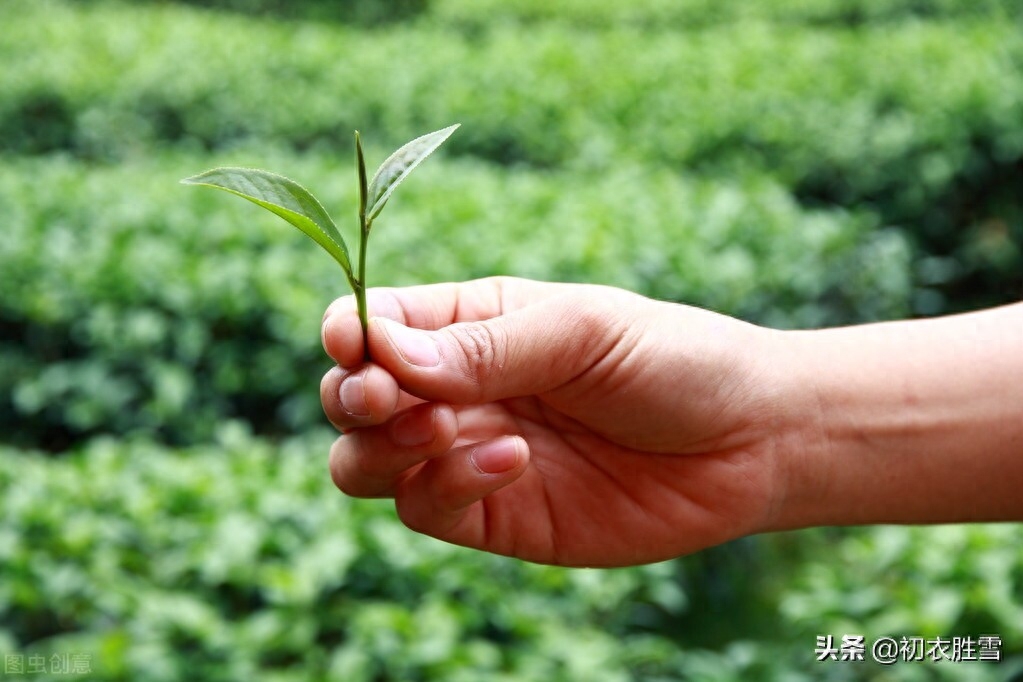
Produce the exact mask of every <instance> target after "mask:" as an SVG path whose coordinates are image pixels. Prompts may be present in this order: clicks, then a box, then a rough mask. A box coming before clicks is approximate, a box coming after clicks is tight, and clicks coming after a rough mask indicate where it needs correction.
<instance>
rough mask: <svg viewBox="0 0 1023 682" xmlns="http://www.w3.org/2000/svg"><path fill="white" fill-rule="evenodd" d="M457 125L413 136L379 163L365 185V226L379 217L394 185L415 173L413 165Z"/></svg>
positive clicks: (417, 163) (441, 142) (416, 164)
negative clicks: (366, 190) (367, 198)
mask: <svg viewBox="0 0 1023 682" xmlns="http://www.w3.org/2000/svg"><path fill="white" fill-rule="evenodd" d="M458 126H459V124H458V123H456V124H455V125H453V126H448V127H447V128H443V129H441V130H436V131H434V132H432V133H427V134H426V135H423V136H422V137H417V138H416V139H414V140H412V141H411V142H409V143H407V144H405V145H403V146H402V147H401V148H399V149H398V150H397V151H396V152H394V153H393V154H391V155H390V156H388V157H387V159H386V160H385V161H384V162H383V163H382V164H380V168H378V169H377V172H376V173H374V174H373V180H371V181H370V183H369V207H368V208H367V212H366V221H367V223H370V224H371V223H372V222H373V219H374V218H376V217H377V216H378V215H380V211H382V210H383V208H384V204H386V203H387V200H388V199H389V198H390V197H391V193H392V192H394V190H395V189H396V188H397V187H398V185H400V184H401V183H402V181H403V180H405V178H407V177H408V176H409V173H411V172H412V171H413V170H415V168H416V166H418V165H419V164H420V163H421V162H422V161H423V159H425V158H426V157H427V156H429V155H430V154H432V153H433V151H434V150H435V149H437V147H439V146H441V145H442V144H443V143H444V141H445V140H446V139H448V138H449V137H450V136H451V133H453V132H455V129H456V128H458Z"/></svg>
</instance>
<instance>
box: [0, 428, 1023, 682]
mask: <svg viewBox="0 0 1023 682" xmlns="http://www.w3.org/2000/svg"><path fill="white" fill-rule="evenodd" d="M327 442H328V441H327V438H326V437H325V436H324V434H310V435H307V436H304V437H301V438H289V439H286V440H284V441H282V442H279V443H277V444H274V445H272V446H271V445H269V444H268V443H267V442H266V441H264V440H259V439H254V438H252V437H251V435H249V434H248V433H247V431H246V429H245V428H244V427H242V426H241V425H239V424H237V423H225V424H222V425H221V426H220V428H218V430H217V434H216V436H215V438H213V439H211V441H210V442H209V443H208V444H206V445H203V446H195V447H192V448H188V449H185V450H179V451H173V450H168V449H166V448H164V447H161V446H158V445H154V444H152V443H150V442H147V441H144V440H138V439H126V440H120V441H117V440H111V439H97V440H94V441H93V442H92V443H91V444H90V445H89V446H88V447H86V448H84V449H82V450H81V451H80V452H78V453H76V454H75V455H73V456H69V457H65V458H61V459H52V458H47V457H45V456H41V455H36V454H32V453H26V452H16V451H12V450H10V449H8V448H5V447H0V490H3V491H4V494H3V495H2V496H0V518H3V520H4V522H3V524H2V525H0V566H2V568H3V576H4V579H3V581H0V652H4V653H5V654H9V653H11V652H20V653H21V654H22V655H25V656H44V657H46V658H47V659H49V658H50V657H51V656H52V655H54V654H58V655H60V654H67V653H69V652H77V653H84V654H86V655H87V656H88V657H89V658H88V661H89V663H90V666H91V669H92V672H93V673H94V676H93V677H91V678H90V679H102V680H107V681H111V682H119V681H121V680H138V679H146V680H152V681H153V682H170V681H174V680H195V679H201V680H205V681H207V682H220V681H224V682H227V681H233V680H239V679H257V678H258V679H261V680H270V681H277V682H285V681H295V682H298V681H300V680H317V679H340V680H354V681H363V680H364V681H367V682H368V681H369V680H444V681H445V682H448V681H450V680H454V681H456V682H457V681H461V680H464V681H466V682H470V681H472V682H475V681H476V680H481V679H486V680H495V681H508V682H511V681H519V680H522V681H525V680H538V679H543V680H554V681H556V682H561V681H565V682H574V681H576V680H593V681H594V682H602V681H624V680H693V681H698V682H699V681H704V680H706V681H711V680H713V681H714V682H722V681H725V682H729V681H734V682H741V681H743V680H750V679H757V680H765V681H768V682H771V681H778V682H780V681H782V680H787V681H806V682H809V681H810V680H818V679H834V680H879V679H891V680H968V681H975V682H997V681H1004V680H1007V679H1010V676H1011V675H1012V674H1013V672H1019V671H1020V666H1019V665H1018V662H1017V663H1013V662H1011V661H1009V662H1007V663H1005V664H1003V665H992V664H985V663H978V662H973V663H960V664H958V665H957V664H953V663H951V662H949V661H941V662H937V663H934V662H925V663H912V664H910V663H907V664H898V665H896V667H895V668H893V669H891V670H895V671H898V672H897V676H895V675H892V673H891V670H889V671H888V672H887V673H886V672H885V671H884V670H883V669H878V667H877V666H870V665H866V664H860V665H851V664H848V663H847V664H840V663H831V664H828V663H823V664H817V663H814V646H815V642H816V635H818V634H821V633H830V634H834V635H836V636H840V635H841V634H842V633H848V634H863V635H864V636H866V637H867V638H868V641H872V640H873V639H874V638H876V637H879V636H882V635H895V636H898V635H901V634H905V635H910V636H913V635H915V636H921V637H927V638H934V637H938V636H942V637H945V638H946V639H947V638H948V636H949V635H950V634H956V635H960V636H974V637H975V636H977V635H980V634H992V633H995V634H998V635H1000V636H1001V637H1002V640H1003V644H1002V646H1001V648H1000V650H1001V651H1002V653H1003V656H1004V657H1005V658H1006V659H1009V654H1010V653H1011V652H1012V651H1014V650H1018V648H1019V646H1020V643H1021V642H1023V628H1021V623H1023V599H1021V595H1020V594H1019V566H1020V565H1023V549H1021V547H1023V529H1020V528H1019V527H1013V526H1001V527H999V526H975V527H961V528H940V529H934V530H925V529H919V528H918V529H909V528H888V529H877V530H874V531H869V532H867V531H862V532H856V533H851V534H841V535H839V534H835V533H826V532H820V533H810V534H807V533H802V534H788V535H779V536H774V537H762V538H753V539H750V540H746V541H744V542H742V543H735V544H733V545H731V546H728V547H724V548H720V549H717V550H713V551H709V552H706V553H704V554H701V555H698V556H694V557H691V558H689V559H688V560H686V561H677V562H669V563H663V564H657V565H653V566H647V567H642V568H635V569H628V570H616V571H583V570H569V569H558V568H552V567H542V566H534V565H529V564H524V563H522V562H516V561H512V560H507V559H503V558H498V557H493V556H488V555H484V554H481V553H478V552H472V551H470V550H464V549H460V548H455V547H452V546H449V545H445V544H443V543H438V542H435V541H432V540H429V539H427V538H423V537H418V536H414V535H412V534H410V533H409V532H408V531H407V530H406V529H404V528H402V527H401V526H400V524H398V523H397V522H396V521H395V519H394V517H393V513H392V512H391V510H390V509H389V507H388V506H387V505H386V504H385V503H382V502H372V501H352V500H346V499H345V498H343V497H342V496H340V495H338V494H337V491H336V490H335V489H334V488H333V486H332V485H331V484H330V481H329V477H328V476H326V473H325V466H324V463H325V461H324V457H323V454H322V453H323V452H324V451H325V449H326V446H327ZM824 675H826V677H824ZM66 677H67V676H66V675H65V676H61V675H60V674H56V675H50V676H47V675H36V676H33V677H32V678H31V679H44V680H61V679H66Z"/></svg>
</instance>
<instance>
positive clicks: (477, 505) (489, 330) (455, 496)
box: [321, 278, 786, 566]
mask: <svg viewBox="0 0 1023 682" xmlns="http://www.w3.org/2000/svg"><path fill="white" fill-rule="evenodd" d="M369 308H370V313H371V318H372V319H371V322H370V328H369V344H370V352H371V356H372V358H373V362H372V363H364V362H363V357H364V353H363V347H362V335H361V329H360V326H359V321H358V318H357V316H356V312H355V305H354V302H353V300H352V298H351V297H346V298H342V299H339V300H338V301H335V303H334V304H332V305H331V306H330V308H329V309H328V311H327V314H326V315H325V321H324V325H323V343H324V347H325V349H326V351H327V352H328V354H329V355H330V356H331V357H333V358H334V359H335V360H336V361H337V362H338V366H337V367H335V368H334V369H332V370H330V371H329V372H328V373H327V374H326V375H325V376H324V378H323V381H322V384H321V398H322V402H323V406H324V410H325V412H326V414H327V415H328V417H329V418H330V420H331V421H332V422H333V423H334V424H335V425H336V426H337V427H338V428H340V429H343V430H344V431H345V433H344V435H342V436H341V437H340V438H339V439H338V440H337V441H336V443H335V444H334V446H333V448H332V451H331V457H330V470H331V474H332V477H333V479H334V482H335V483H336V484H337V486H338V487H339V488H340V489H341V490H342V491H344V492H345V493H347V494H349V495H353V496H356V497H380V496H389V497H393V498H394V499H395V503H396V507H397V512H398V515H399V516H400V518H401V519H402V521H403V522H404V523H405V524H406V525H408V526H409V527H410V528H412V529H414V530H417V531H420V532H422V533H426V534H428V535H432V536H434V537H437V538H440V539H442V540H446V541H449V542H453V543H456V544H460V545H466V546H469V547H475V548H478V549H482V550H487V551H490V552H495V553H498V554H505V555H510V556H516V557H520V558H522V559H527V560H531V561H536V562H543V563H555V564H564V565H586V566H610V565H627V564H637V563H643V562H650V561H656V560H660V559H665V558H669V557H674V556H678V555H681V554H685V553H689V552H693V551H695V550H698V549H701V548H704V547H708V546H711V545H715V544H718V543H721V542H724V541H726V540H729V539H732V538H736V537H739V536H743V535H747V534H750V533H754V532H758V531H761V530H765V529H767V528H768V527H769V526H770V521H771V517H772V514H773V513H774V511H775V508H776V506H777V501H778V500H777V495H778V493H779V490H780V488H781V487H782V486H783V480H782V479H783V478H784V473H785V471H784V466H783V464H784V463H783V461H782V458H781V452H782V449H783V448H784V446H785V443H784V442H783V441H784V437H785V434H786V430H785V429H783V428H780V427H781V425H782V424H781V421H780V419H779V415H777V414H775V411H774V410H773V408H772V405H773V401H772V400H771V399H770V398H771V396H770V395H769V392H768V391H766V390H765V388H764V387H766V386H770V385H771V381H769V380H767V381H765V377H766V375H767V374H769V373H770V372H771V371H772V362H771V361H770V355H771V348H772V345H773V344H772V338H773V333H772V332H770V331H769V330H766V329H761V328H758V327H755V326H752V325H749V324H745V323H742V322H739V321H737V320H733V319H731V318H728V317H724V316H721V315H717V314H714V313H710V312H707V311H703V310H698V309H695V308H689V307H686V306H681V305H674V304H667V303H659V302H655V301H652V300H650V299H646V298H643V297H641V296H638V295H635V294H631V293H628V292H625V291H621V290H617V289H612V288H607V287H599V286H588V285H572V284H546V283H539V282H533V281H526V280H519V279H507V278H494V279H486V280H480V281H473V282H467V283H460V284H440V285H430V286H421V287H412V288H407V289H374V290H371V291H370V292H369Z"/></svg>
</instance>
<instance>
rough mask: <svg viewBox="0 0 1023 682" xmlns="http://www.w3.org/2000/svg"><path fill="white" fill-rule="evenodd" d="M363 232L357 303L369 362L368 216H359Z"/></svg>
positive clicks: (356, 295)
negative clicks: (367, 303)
mask: <svg viewBox="0 0 1023 682" xmlns="http://www.w3.org/2000/svg"><path fill="white" fill-rule="evenodd" d="M359 219H360V220H359V222H360V223H361V227H362V230H361V233H360V235H359V271H358V274H357V275H356V281H355V286H354V287H353V288H354V289H355V303H356V305H357V306H358V309H359V322H360V323H361V324H362V349H363V354H364V355H363V358H364V359H365V360H366V362H369V361H370V360H371V359H372V358H371V357H370V355H369V317H368V313H367V311H366V243H367V242H368V241H369V225H368V224H366V218H365V216H363V215H360V216H359Z"/></svg>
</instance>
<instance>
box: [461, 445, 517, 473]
mask: <svg viewBox="0 0 1023 682" xmlns="http://www.w3.org/2000/svg"><path fill="white" fill-rule="evenodd" d="M469 459H470V460H471V461H472V463H473V466H475V467H476V468H477V469H479V471H480V473H484V474H503V473H504V472H506V471H511V470H512V469H514V468H515V466H516V465H517V464H518V463H519V450H518V447H517V445H516V443H515V439H514V438H500V439H498V440H493V441H490V442H489V443H484V444H483V445H480V446H479V447H477V448H476V449H475V450H473V451H472V452H470V453H469Z"/></svg>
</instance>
